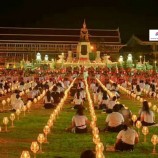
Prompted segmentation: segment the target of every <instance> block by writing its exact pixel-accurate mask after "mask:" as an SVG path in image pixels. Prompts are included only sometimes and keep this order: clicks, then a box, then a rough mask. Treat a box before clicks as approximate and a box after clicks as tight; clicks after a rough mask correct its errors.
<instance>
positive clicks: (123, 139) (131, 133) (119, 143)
mask: <svg viewBox="0 0 158 158" xmlns="http://www.w3.org/2000/svg"><path fill="white" fill-rule="evenodd" d="M138 142H139V136H138V133H137V132H136V131H135V130H134V129H132V128H130V127H128V126H127V125H124V129H123V130H121V131H120V132H119V133H118V135H117V140H116V143H115V150H118V151H133V149H134V145H135V144H137V143H138Z"/></svg>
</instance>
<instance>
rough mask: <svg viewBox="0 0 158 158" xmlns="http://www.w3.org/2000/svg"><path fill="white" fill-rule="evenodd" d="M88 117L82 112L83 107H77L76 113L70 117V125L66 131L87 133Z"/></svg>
mask: <svg viewBox="0 0 158 158" xmlns="http://www.w3.org/2000/svg"><path fill="white" fill-rule="evenodd" d="M87 124H89V120H88V118H87V117H86V116H85V115H84V114H83V108H82V107H81V108H78V109H77V112H76V115H75V116H73V117H72V123H71V126H70V127H68V128H67V129H66V131H69V130H71V131H72V132H74V133H87Z"/></svg>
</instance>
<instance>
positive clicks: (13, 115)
mask: <svg viewBox="0 0 158 158" xmlns="http://www.w3.org/2000/svg"><path fill="white" fill-rule="evenodd" d="M10 120H11V121H12V125H11V127H12V128H13V127H14V124H13V122H14V120H15V114H14V113H11V114H10Z"/></svg>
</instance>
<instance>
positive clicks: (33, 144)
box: [30, 142, 39, 158]
mask: <svg viewBox="0 0 158 158" xmlns="http://www.w3.org/2000/svg"><path fill="white" fill-rule="evenodd" d="M30 149H31V151H32V152H33V153H34V158H36V153H37V151H38V150H39V145H38V143H37V142H32V143H31V147H30Z"/></svg>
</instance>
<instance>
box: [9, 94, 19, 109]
mask: <svg viewBox="0 0 158 158" xmlns="http://www.w3.org/2000/svg"><path fill="white" fill-rule="evenodd" d="M16 95H17V94H16V93H13V94H12V95H11V97H10V103H11V105H12V106H13V105H14V104H15V101H16Z"/></svg>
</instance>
